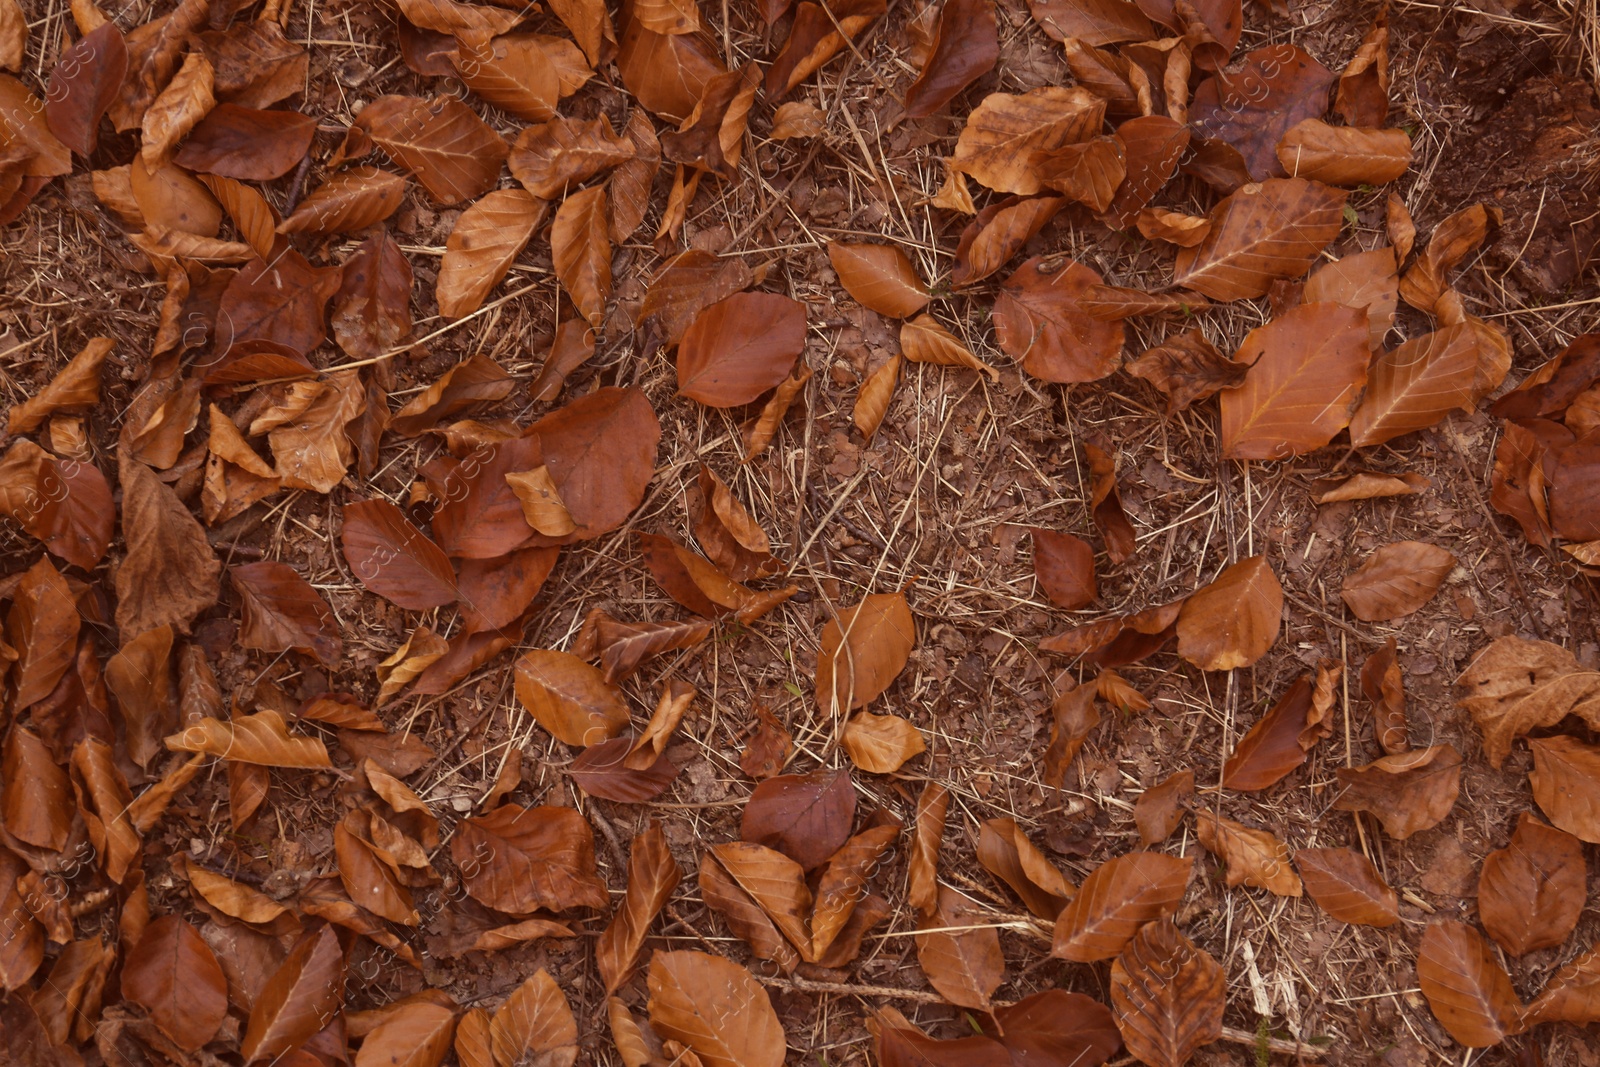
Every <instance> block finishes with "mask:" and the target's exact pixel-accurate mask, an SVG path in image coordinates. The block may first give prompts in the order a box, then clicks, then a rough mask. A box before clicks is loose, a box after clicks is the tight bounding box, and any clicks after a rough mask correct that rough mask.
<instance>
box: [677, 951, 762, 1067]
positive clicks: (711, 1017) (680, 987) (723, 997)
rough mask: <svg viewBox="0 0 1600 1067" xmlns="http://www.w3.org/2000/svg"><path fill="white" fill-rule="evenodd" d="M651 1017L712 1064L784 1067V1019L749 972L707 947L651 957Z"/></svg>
mask: <svg viewBox="0 0 1600 1067" xmlns="http://www.w3.org/2000/svg"><path fill="white" fill-rule="evenodd" d="M649 986H650V1021H651V1023H653V1024H654V1025H655V1028H656V1030H657V1031H658V1032H659V1033H660V1034H661V1035H662V1036H664V1037H668V1038H671V1039H672V1040H674V1041H681V1042H683V1043H684V1044H685V1045H687V1046H689V1048H691V1049H693V1050H694V1051H695V1053H696V1054H697V1055H698V1056H699V1057H700V1060H701V1062H702V1063H704V1064H706V1065H707V1067H782V1064H783V1061H784V1055H785V1049H786V1044H785V1039H784V1034H783V1024H782V1023H780V1022H779V1021H778V1015H777V1013H776V1012H775V1011H773V1010H772V1001H771V1000H770V999H769V998H768V997H767V991H766V990H765V989H762V988H761V986H760V984H759V983H757V982H756V980H755V979H754V978H753V977H751V975H750V972H749V971H747V970H745V969H744V968H743V967H740V966H739V965H738V964H736V963H733V962H731V961H729V960H725V959H723V958H722V957H720V956H712V955H708V954H707V953H704V952H694V951H680V952H657V953H656V954H655V955H654V956H652V957H651V959H650V975H649Z"/></svg>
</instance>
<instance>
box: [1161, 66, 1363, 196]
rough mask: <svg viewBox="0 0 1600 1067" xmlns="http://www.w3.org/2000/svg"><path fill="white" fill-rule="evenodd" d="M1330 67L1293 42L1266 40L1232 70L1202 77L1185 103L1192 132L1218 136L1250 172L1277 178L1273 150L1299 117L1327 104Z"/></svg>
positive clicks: (1278, 172)
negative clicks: (1273, 43) (1236, 154)
mask: <svg viewBox="0 0 1600 1067" xmlns="http://www.w3.org/2000/svg"><path fill="white" fill-rule="evenodd" d="M1332 85H1333V72H1332V71H1330V70H1328V68H1327V67H1324V66H1323V65H1322V64H1321V63H1318V62H1317V61H1316V60H1315V59H1313V58H1312V57H1311V56H1310V55H1309V54H1308V53H1307V52H1306V51H1305V50H1304V49H1301V48H1299V47H1297V46H1295V45H1292V44H1277V45H1269V46H1268V47H1266V48H1258V49H1256V50H1255V51H1253V52H1251V53H1249V54H1248V55H1246V56H1245V60H1244V65H1243V66H1242V67H1241V68H1240V69H1239V70H1237V71H1234V72H1230V73H1219V74H1217V75H1216V76H1214V77H1211V78H1208V79H1206V80H1205V81H1203V82H1201V83H1200V85H1199V86H1198V87H1197V88H1196V89H1195V91H1194V97H1193V99H1192V100H1191V101H1190V103H1189V116H1190V119H1191V121H1192V123H1193V125H1194V130H1195V134H1196V136H1199V137H1207V138H1218V139H1220V140H1222V141H1225V142H1227V143H1228V144H1230V145H1232V146H1233V147H1234V148H1237V149H1238V150H1239V153H1240V155H1242V156H1243V157H1244V161H1245V165H1246V166H1247V167H1248V168H1249V170H1250V177H1252V178H1254V179H1255V180H1256V181H1263V180H1265V179H1267V178H1272V177H1278V176H1281V175H1282V174H1283V167H1282V165H1280V164H1279V162H1278V157H1277V154H1276V149H1277V147H1278V142H1280V141H1282V140H1283V137H1284V134H1285V133H1287V132H1288V131H1289V129H1290V128H1291V127H1293V126H1294V125H1295V124H1296V123H1299V122H1300V121H1301V120H1303V119H1311V118H1318V117H1320V116H1321V115H1322V114H1323V112H1325V111H1326V110H1327V109H1328V89H1329V88H1330V87H1331V86H1332Z"/></svg>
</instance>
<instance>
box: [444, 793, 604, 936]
mask: <svg viewBox="0 0 1600 1067" xmlns="http://www.w3.org/2000/svg"><path fill="white" fill-rule="evenodd" d="M450 856H451V858H452V859H454V860H455V861H456V866H458V867H460V868H461V875H462V881H463V884H464V885H465V886H466V887H467V892H468V893H470V894H472V896H473V898H474V899H476V900H478V901H480V902H482V903H484V904H487V905H488V906H489V907H491V908H495V909H496V910H499V911H505V912H511V913H512V914H524V915H525V914H527V913H528V912H531V911H536V910H538V909H540V908H545V909H548V910H551V911H564V910H566V909H567V908H575V907H588V908H603V907H605V906H606V905H607V904H608V903H609V901H610V897H609V896H608V895H607V893H606V889H605V885H604V883H602V882H601V881H600V879H599V876H598V875H597V874H596V872H595V860H594V831H593V830H591V829H589V824H588V823H587V822H586V821H585V820H584V818H583V816H582V815H580V814H578V813H577V812H576V811H575V810H573V809H572V808H550V807H541V808H524V807H521V806H520V805H517V804H502V805H501V806H500V807H498V808H496V809H495V810H493V811H491V812H490V813H489V814H487V815H480V816H477V817H475V818H471V819H463V820H462V821H461V823H460V825H459V826H458V827H457V829H456V834H455V836H454V837H453V838H451V840H450Z"/></svg>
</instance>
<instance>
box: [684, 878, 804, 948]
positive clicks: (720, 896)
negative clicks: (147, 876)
mask: <svg viewBox="0 0 1600 1067" xmlns="http://www.w3.org/2000/svg"><path fill="white" fill-rule="evenodd" d="M767 851H770V850H767ZM699 882H700V897H701V899H702V900H704V901H705V903H706V906H707V907H709V908H711V909H712V910H713V911H715V912H717V913H718V914H720V915H721V916H722V917H723V920H724V921H725V922H727V924H728V928H729V929H731V930H732V931H733V932H734V934H735V935H736V936H738V937H739V938H740V939H742V940H743V941H744V942H745V943H746V944H748V945H749V946H750V951H751V953H752V954H753V955H754V956H755V957H756V958H757V959H763V960H771V961H772V962H773V963H775V964H777V965H778V968H779V970H782V971H783V972H784V973H786V974H787V973H791V972H793V971H794V969H795V967H797V966H798V965H799V963H800V954H799V953H798V952H796V951H795V947H794V945H792V944H791V943H790V942H789V939H788V938H787V937H785V936H784V935H783V934H781V933H779V931H778V927H777V926H776V925H774V924H773V921H772V918H771V917H770V916H769V915H768V914H767V912H766V910H765V909H763V907H762V906H761V905H760V904H759V903H757V902H756V900H755V898H754V897H752V896H751V895H750V894H749V893H748V892H746V891H745V890H744V889H743V888H742V887H741V886H740V885H739V883H738V882H736V881H735V880H734V879H733V876H732V875H730V874H729V873H728V870H727V868H726V867H724V866H723V865H722V864H721V863H720V862H718V860H717V858H716V854H715V852H714V851H712V850H708V851H706V852H704V853H702V854H701V856H700V879H699ZM801 888H802V889H804V883H803V882H802V883H801Z"/></svg>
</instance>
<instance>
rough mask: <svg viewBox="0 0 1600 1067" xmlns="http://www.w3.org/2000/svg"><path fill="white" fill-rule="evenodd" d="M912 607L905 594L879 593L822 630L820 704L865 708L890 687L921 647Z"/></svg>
mask: <svg viewBox="0 0 1600 1067" xmlns="http://www.w3.org/2000/svg"><path fill="white" fill-rule="evenodd" d="M916 640H917V628H916V623H915V621H914V620H913V619H912V617H911V608H910V607H909V606H908V605H907V604H906V600H905V597H904V596H902V595H901V594H899V593H878V594H874V595H872V596H868V597H867V598H866V599H864V600H863V601H862V602H861V603H860V604H857V605H855V606H854V607H850V608H846V609H845V610H844V611H842V612H840V613H839V615H838V616H837V617H836V618H833V619H830V620H828V623H827V625H825V626H824V627H823V628H822V637H821V645H822V647H821V651H820V652H819V653H818V655H817V671H816V682H817V689H816V693H817V705H818V707H820V708H821V709H822V711H823V713H824V714H827V715H839V714H843V713H845V712H847V711H853V710H855V709H857V708H861V707H865V706H866V705H867V704H869V703H871V702H872V701H873V700H875V699H877V698H878V696H879V695H881V694H882V693H883V691H884V690H886V689H888V688H889V686H890V684H891V683H893V681H894V680H895V678H896V676H898V675H899V673H900V672H901V670H903V669H904V668H905V665H906V660H907V658H908V657H909V656H910V654H911V650H912V648H914V647H915V646H916Z"/></svg>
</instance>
